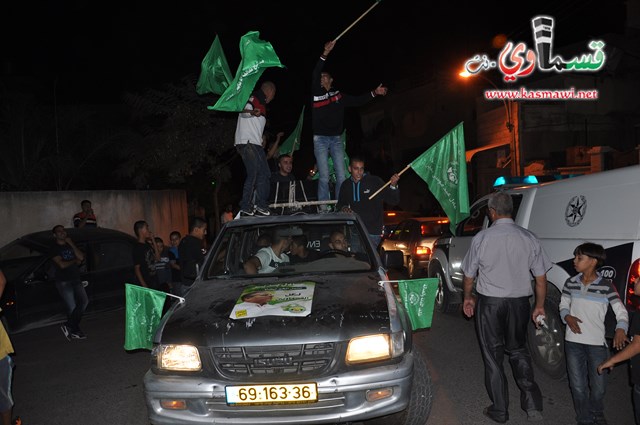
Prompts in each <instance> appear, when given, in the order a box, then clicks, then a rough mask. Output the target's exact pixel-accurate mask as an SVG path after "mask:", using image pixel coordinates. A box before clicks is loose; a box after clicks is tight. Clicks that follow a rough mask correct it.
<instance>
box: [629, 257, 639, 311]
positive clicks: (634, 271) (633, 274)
mask: <svg viewBox="0 0 640 425" xmlns="http://www.w3.org/2000/svg"><path fill="white" fill-rule="evenodd" d="M639 277H640V258H639V259H637V260H636V261H634V262H633V264H631V267H630V268H629V277H628V278H627V289H626V292H627V294H626V295H627V296H626V298H627V300H626V304H627V308H628V309H631V310H634V311H635V310H640V294H636V293H635V291H634V290H633V287H634V283H635V281H636V279H638V278H639ZM634 295H635V297H634Z"/></svg>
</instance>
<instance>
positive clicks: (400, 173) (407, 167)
mask: <svg viewBox="0 0 640 425" xmlns="http://www.w3.org/2000/svg"><path fill="white" fill-rule="evenodd" d="M411 164H412V163H409V165H407V166H406V167H404V168H403V169H402V171H400V172H399V173H398V175H399V176H401V175H402V173H404V172H405V171H407V170H408V169H409V167H411ZM390 183H391V180H389V181H388V182H386V183H385V184H384V186H382V187H381V188H380V189H378V190H376V191H375V192H374V193H373V194H372V195H371V196H369V200H371V199H373V197H374V196H376V195H377V194H378V193H380V192H382V190H383V189H384V188H385V187H387V186H389V184H390Z"/></svg>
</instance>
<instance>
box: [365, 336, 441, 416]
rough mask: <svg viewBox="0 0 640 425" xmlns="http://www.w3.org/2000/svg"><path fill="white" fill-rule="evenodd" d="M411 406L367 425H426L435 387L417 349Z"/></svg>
mask: <svg viewBox="0 0 640 425" xmlns="http://www.w3.org/2000/svg"><path fill="white" fill-rule="evenodd" d="M410 397H411V398H410V400H409V405H408V406H407V408H406V409H405V410H403V411H402V412H398V413H394V414H393V415H387V416H382V417H380V418H375V419H370V420H368V421H365V422H364V423H365V424H366V425H389V424H394V425H425V424H426V423H427V419H429V414H430V413H431V405H432V403H433V385H432V383H431V375H430V374H429V369H428V368H427V364H426V363H425V361H424V358H423V357H422V354H421V353H420V351H418V349H417V348H414V349H413V382H412V383H411V390H410Z"/></svg>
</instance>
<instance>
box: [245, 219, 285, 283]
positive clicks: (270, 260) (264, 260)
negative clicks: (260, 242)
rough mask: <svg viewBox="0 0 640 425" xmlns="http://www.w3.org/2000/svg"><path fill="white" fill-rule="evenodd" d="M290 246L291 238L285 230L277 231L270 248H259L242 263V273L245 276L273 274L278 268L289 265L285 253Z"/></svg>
mask: <svg viewBox="0 0 640 425" xmlns="http://www.w3.org/2000/svg"><path fill="white" fill-rule="evenodd" d="M290 245H291V236H289V235H288V234H287V233H286V229H279V230H277V231H276V232H275V237H274V239H273V243H272V244H271V246H267V247H264V248H261V249H260V250H258V252H256V254H255V255H254V256H252V257H249V259H248V260H247V261H245V263H244V271H245V272H246V273H247V274H256V273H260V274H262V273H273V272H275V271H277V269H278V267H280V266H284V265H288V264H289V256H288V255H287V254H285V252H286V251H287V250H288V249H289V246H290Z"/></svg>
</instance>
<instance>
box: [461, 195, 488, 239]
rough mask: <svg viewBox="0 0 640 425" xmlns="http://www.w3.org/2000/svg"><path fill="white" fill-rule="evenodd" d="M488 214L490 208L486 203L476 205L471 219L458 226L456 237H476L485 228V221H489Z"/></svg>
mask: <svg viewBox="0 0 640 425" xmlns="http://www.w3.org/2000/svg"><path fill="white" fill-rule="evenodd" d="M487 213H488V207H487V203H486V202H484V203H482V204H480V205H476V206H475V207H474V208H473V210H471V214H470V215H469V217H467V218H466V219H464V220H463V221H462V222H461V223H460V224H458V228H457V229H456V230H457V231H456V233H457V235H456V236H474V235H475V234H476V233H478V232H479V231H480V230H482V229H483V228H484V223H485V220H489V219H488V218H487Z"/></svg>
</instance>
